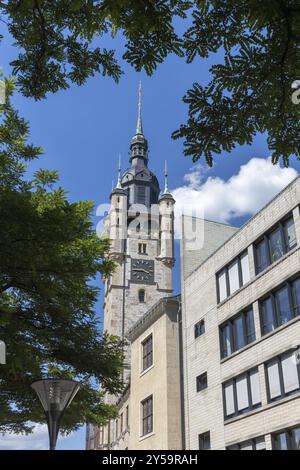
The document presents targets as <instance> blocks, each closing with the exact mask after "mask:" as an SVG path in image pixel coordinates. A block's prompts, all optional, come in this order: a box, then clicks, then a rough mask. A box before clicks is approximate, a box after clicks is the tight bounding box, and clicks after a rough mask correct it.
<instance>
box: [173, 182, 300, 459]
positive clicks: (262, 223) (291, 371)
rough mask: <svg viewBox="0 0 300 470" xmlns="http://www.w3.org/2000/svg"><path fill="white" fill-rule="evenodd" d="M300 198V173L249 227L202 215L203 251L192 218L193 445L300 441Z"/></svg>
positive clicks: (188, 428)
mask: <svg viewBox="0 0 300 470" xmlns="http://www.w3.org/2000/svg"><path fill="white" fill-rule="evenodd" d="M299 205H300V178H299V177H298V178H296V179H295V180H294V181H293V182H292V183H291V184H290V185H289V186H288V187H286V188H285V189H284V190H283V191H282V192H281V193H280V194H278V195H277V196H276V197H275V198H274V199H273V200H272V201H271V202H270V203H269V204H267V205H266V206H265V207H264V208H263V209H262V210H261V211H260V212H259V213H257V214H256V215H255V216H254V217H253V218H252V219H251V220H249V221H248V222H247V223H246V224H245V225H244V226H243V227H242V228H241V229H239V230H236V229H234V228H232V227H228V226H226V225H222V224H215V223H213V222H209V221H200V220H198V221H196V227H198V230H201V231H202V232H203V233H204V237H203V246H202V248H200V249H199V248H198V247H196V249H195V252H194V254H193V246H192V244H191V243H190V242H189V243H188V242H187V239H188V240H189V241H190V240H191V237H190V236H189V237H187V236H186V235H185V233H186V231H187V229H188V228H190V227H191V226H192V224H191V220H190V219H189V218H188V217H183V241H182V254H181V273H182V317H183V319H182V329H183V370H184V409H185V413H184V414H185V416H184V422H185V430H184V433H185V445H186V448H187V449H256V450H260V449H296V448H297V449H299V447H300V354H299V351H300V349H299V345H300V214H299ZM194 226H195V224H194ZM205 234H206V235H205ZM222 239H223V243H221V245H220V246H218V247H216V243H213V242H212V240H219V241H221V240H222ZM195 259H198V260H199V261H200V263H199V265H198V266H195V263H193V262H191V260H195Z"/></svg>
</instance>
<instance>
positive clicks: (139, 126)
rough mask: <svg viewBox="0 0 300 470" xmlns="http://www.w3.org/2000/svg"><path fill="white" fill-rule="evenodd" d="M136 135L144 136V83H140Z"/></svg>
mask: <svg viewBox="0 0 300 470" xmlns="http://www.w3.org/2000/svg"><path fill="white" fill-rule="evenodd" d="M136 134H143V123H142V82H141V81H140V83H139V100H138V121H137V125H136Z"/></svg>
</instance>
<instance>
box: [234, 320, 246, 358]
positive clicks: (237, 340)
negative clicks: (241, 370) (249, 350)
mask: <svg viewBox="0 0 300 470" xmlns="http://www.w3.org/2000/svg"><path fill="white" fill-rule="evenodd" d="M233 328H234V349H235V351H237V350H238V349H241V348H243V347H244V346H245V345H246V342H245V337H244V323H243V317H242V316H240V317H238V318H236V319H235V320H234V321H233Z"/></svg>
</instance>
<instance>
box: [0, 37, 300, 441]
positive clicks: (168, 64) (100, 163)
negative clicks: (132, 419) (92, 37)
mask: <svg viewBox="0 0 300 470" xmlns="http://www.w3.org/2000/svg"><path fill="white" fill-rule="evenodd" d="M110 44H111V45H112V47H114V48H116V49H117V50H118V56H119V57H121V55H122V51H123V47H124V45H123V39H122V37H121V36H117V38H116V39H115V40H114V41H113V42H111V40H107V44H106V45H108V46H109V45H110ZM1 47H2V64H1V66H2V69H3V71H4V73H5V74H8V73H9V72H10V71H11V69H10V67H9V61H10V60H12V59H13V58H15V56H16V50H14V49H13V48H12V47H11V44H10V40H9V38H5V39H4V40H3V43H2V46H1ZM221 60H222V56H221V55H215V56H214V57H213V58H212V59H210V60H201V59H197V60H195V61H194V63H193V64H191V65H187V64H185V63H184V61H183V60H182V59H179V58H177V57H175V56H170V57H169V58H168V59H167V60H166V61H165V63H164V64H162V65H160V66H158V69H157V71H156V73H155V74H154V75H153V76H152V77H151V78H150V77H147V76H146V75H145V74H144V73H139V74H138V73H136V72H135V71H134V70H133V69H132V68H131V67H130V66H128V65H127V64H126V63H124V62H122V61H121V63H122V66H123V70H124V72H125V75H123V76H122V78H121V81H120V83H119V84H115V83H114V82H113V81H112V80H111V79H109V78H102V77H100V76H97V77H94V78H92V79H90V80H89V81H88V82H87V84H86V85H84V86H82V87H77V86H71V88H70V89H69V90H66V91H63V92H58V93H56V94H55V95H49V96H48V97H47V99H46V100H43V101H40V102H35V101H34V100H31V99H28V98H24V97H23V96H21V95H20V94H18V93H16V94H15V96H14V100H13V101H14V104H15V106H16V108H17V109H19V111H20V113H21V115H22V116H23V117H25V118H26V120H28V121H29V122H30V129H31V137H30V140H31V141H32V142H33V143H34V144H35V145H41V146H42V147H43V148H44V155H43V156H42V157H41V159H40V160H39V161H38V162H35V163H33V164H32V165H31V167H30V170H29V171H30V173H32V172H33V171H34V170H36V169H37V168H41V167H42V168H49V169H56V170H58V171H59V174H60V181H61V184H62V186H63V187H64V188H65V189H66V190H68V192H69V197H70V199H71V200H72V201H76V200H80V199H89V200H93V201H94V202H95V204H96V205H98V204H101V203H105V202H109V193H110V191H111V185H112V179H113V178H114V179H116V175H117V163H118V155H119V154H121V155H122V165H123V169H124V168H125V167H126V166H127V163H128V152H129V144H130V139H131V137H132V135H133V134H134V131H135V126H136V118H137V89H138V82H139V80H142V86H143V125H144V133H145V135H146V137H147V139H148V141H149V145H150V155H149V157H150V160H149V166H150V167H151V170H152V171H154V172H155V173H156V174H157V176H158V178H159V180H160V182H161V184H162V182H163V167H164V161H165V159H167V161H168V166H169V186H170V188H176V190H178V188H181V187H186V188H187V190H188V189H190V190H191V191H193V194H194V193H195V191H196V193H197V194H199V201H201V197H202V196H203V194H204V193H203V191H202V190H201V187H202V185H204V187H205V195H206V197H207V198H208V199H209V190H210V188H211V183H210V185H208V184H206V183H207V179H208V178H210V181H214V182H219V181H223V189H224V190H226V188H228V187H230V188H231V189H232V186H233V183H230V184H231V186H230V185H229V186H228V181H229V182H230V181H232V180H230V178H232V176H233V175H238V174H239V172H240V167H241V165H245V164H247V163H250V161H251V160H252V159H253V158H257V159H258V158H263V159H266V158H267V157H268V155H269V152H268V148H267V145H266V139H265V137H264V136H258V137H257V138H256V139H255V141H254V143H253V145H252V146H251V147H249V146H244V147H238V148H236V149H235V150H234V151H233V152H232V153H231V154H230V155H229V154H225V153H224V154H222V155H220V156H217V157H216V163H215V166H214V168H213V169H210V170H207V169H206V168H205V164H204V161H203V162H202V163H203V164H204V167H199V166H195V165H194V164H193V163H192V161H191V159H190V158H188V157H184V156H183V145H182V141H173V140H172V139H171V137H170V136H171V133H172V131H174V130H175V129H177V128H178V127H179V125H180V124H181V123H184V122H185V119H186V116H187V106H186V105H184V104H183V102H182V97H183V95H184V94H185V92H186V90H187V89H188V88H189V87H191V86H192V84H193V82H195V81H198V82H199V83H201V84H205V83H207V81H208V80H209V67H210V66H211V65H212V63H214V62H217V61H221ZM257 161H258V160H255V161H254V163H253V164H252V167H251V168H252V169H253V167H254V164H255V162H257ZM292 166H293V167H294V168H295V169H296V170H297V171H298V172H299V169H300V165H299V163H296V162H295V161H294V163H293V164H292ZM191 168H192V169H191ZM247 168H248V169H249V168H250V167H247ZM264 168H265V167H264ZM264 168H263V171H264ZM266 168H267V167H266ZM266 171H270V173H271V178H270V179H269V178H268V181H270V182H271V183H270V184H271V185H272V181H273V182H274V181H275V179H276V183H274V185H273V186H272V188H271V189H270V194H268V192H267V194H265V187H266V185H268V184H269V183H268V182H266V181H264V184H263V185H262V188H263V189H262V191H261V192H262V193H264V194H263V195H262V196H261V198H260V199H259V201H258V202H257V207H256V206H255V205H254V206H253V210H252V209H251V208H250V209H249V208H248V209H247V208H246V209H245V210H244V211H243V210H240V209H238V210H237V211H236V213H235V216H234V217H233V219H234V220H229V219H228V216H227V218H226V217H225V219H224V216H222V217H221V216H220V219H221V220H223V221H226V222H228V221H230V222H232V223H233V224H234V225H237V226H239V225H240V224H241V223H243V222H244V221H245V220H246V219H247V217H249V216H250V215H251V213H252V212H254V211H255V210H256V209H258V208H259V207H260V205H262V204H263V203H264V202H266V201H267V198H268V196H272V195H273V194H274V193H276V191H277V189H279V187H278V186H276V185H278V179H280V175H279V174H278V173H277V174H276V175H275V176H274V175H273V170H272V169H270V167H268V170H266ZM195 173H196V176H197V178H198V180H197V182H196V184H195V182H192V181H191V177H192V175H195ZM185 175H186V176H185ZM267 176H268V175H266V177H267ZM292 176H293V174H289V175H288V178H291V177H292ZM184 177H185V178H184ZM272 178H273V179H272ZM208 181H209V180H208ZM205 184H206V186H205ZM214 187H215V186H214ZM268 187H269V186H268ZM201 191H202V192H201ZM177 192H178V191H177ZM178 194H179V193H178ZM249 198H250V199H251V194H250V196H249ZM217 204H218V199H216V205H217ZM211 213H212V214H213V215H214V216H215V217H216V218H218V214H217V215H216V214H215V212H212V211H211V212H209V214H211ZM96 222H97V219H96V217H95V223H96ZM176 251H177V259H178V256H179V254H178V243H177V250H176ZM178 264H179V263H177V266H176V268H175V274H174V287H175V291H176V292H178V291H179V290H180V283H179V269H178ZM98 282H99V285H100V279H99V280H98ZM101 305H102V299H101V298H100V300H99V303H98V306H97V308H98V312H99V315H100V316H101V314H102V311H101ZM41 436H42V435H41ZM45 436H46V435H45V433H44V434H43V437H41V439H44V440H45V438H46V437H45ZM38 437H39V436H38V435H37V438H38ZM17 439H18V442H21V441H20V440H22V437H18V438H17ZM15 442H16V441H15ZM24 445H25V441H24ZM29 445H30V444H29ZM58 448H60V449H63V448H64V449H80V448H84V431H83V430H81V431H79V432H78V433H76V434H75V435H73V436H71V437H70V438H68V439H63V440H60V442H59V444H58ZM0 449H1V443H0Z"/></svg>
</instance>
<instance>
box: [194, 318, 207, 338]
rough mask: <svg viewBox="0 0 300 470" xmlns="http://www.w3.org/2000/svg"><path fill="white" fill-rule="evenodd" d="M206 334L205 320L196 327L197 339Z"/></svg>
mask: <svg viewBox="0 0 300 470" xmlns="http://www.w3.org/2000/svg"><path fill="white" fill-rule="evenodd" d="M204 333H205V323H204V320H201V321H199V322H198V323H196V325H195V338H198V336H201V335H203V334H204Z"/></svg>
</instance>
